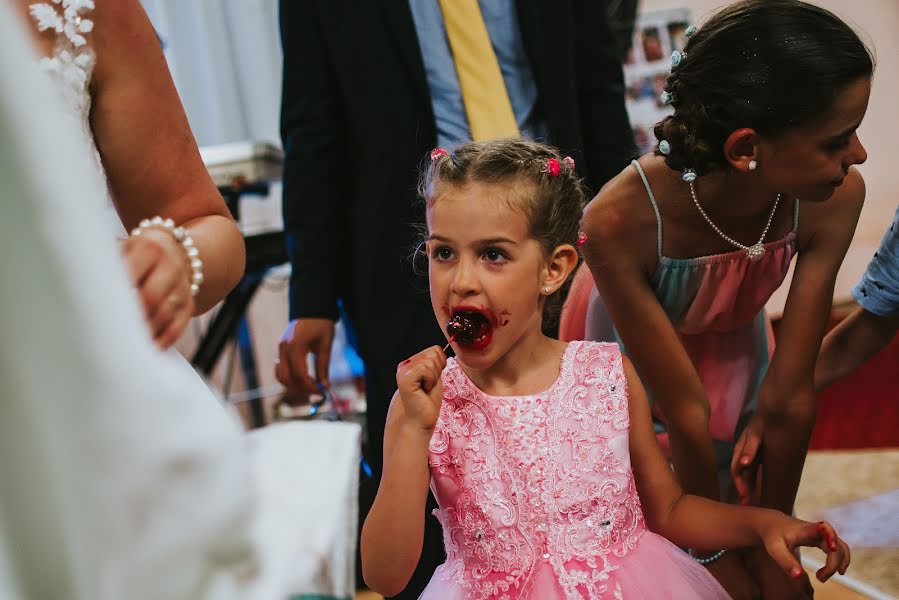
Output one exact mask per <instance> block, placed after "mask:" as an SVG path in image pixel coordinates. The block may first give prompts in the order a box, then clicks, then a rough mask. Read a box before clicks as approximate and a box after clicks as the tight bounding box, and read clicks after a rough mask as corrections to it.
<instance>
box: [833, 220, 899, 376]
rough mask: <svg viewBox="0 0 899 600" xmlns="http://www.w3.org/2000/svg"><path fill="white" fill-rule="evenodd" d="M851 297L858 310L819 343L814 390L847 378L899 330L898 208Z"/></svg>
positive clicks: (884, 345)
mask: <svg viewBox="0 0 899 600" xmlns="http://www.w3.org/2000/svg"><path fill="white" fill-rule="evenodd" d="M852 295H853V296H854V297H855V300H856V301H857V302H858V305H859V306H858V308H856V309H855V311H854V312H852V314H850V315H849V316H848V317H846V318H845V319H843V321H841V322H840V324H839V325H837V326H836V327H835V328H834V329H833V330H832V331H831V332H830V333H829V334H827V337H825V338H824V341H823V342H822V344H821V351H820V353H819V354H818V361H817V363H815V389H818V390H820V389H823V388H826V387H827V386H829V385H831V384H832V383H834V382H835V381H837V380H839V379H842V378H843V377H845V376H846V375H849V373H851V372H852V371H854V370H855V369H856V368H858V367H859V365H861V364H862V363H863V362H865V361H866V360H868V359H869V358H871V357H872V356H874V355H875V354H877V353H878V352H880V351H881V350H882V349H883V348H884V347H886V345H887V344H889V343H890V341H891V340H892V339H893V338H894V337H895V335H896V330H897V329H899V207H897V208H896V214H895V216H894V217H893V222H892V223H891V224H890V227H889V229H887V231H886V233H885V234H884V236H883V240H882V241H881V242H880V247H879V248H878V249H877V252H875V253H874V258H872V259H871V262H870V263H869V264H868V268H867V269H866V270H865V273H864V275H862V278H861V280H860V281H859V282H858V284H857V285H856V286H855V287H854V288H853V289H852Z"/></svg>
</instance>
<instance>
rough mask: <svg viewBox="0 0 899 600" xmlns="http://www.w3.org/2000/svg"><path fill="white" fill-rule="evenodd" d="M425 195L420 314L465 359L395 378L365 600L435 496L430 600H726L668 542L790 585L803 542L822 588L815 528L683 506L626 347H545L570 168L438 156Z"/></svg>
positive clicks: (398, 581)
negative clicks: (750, 555)
mask: <svg viewBox="0 0 899 600" xmlns="http://www.w3.org/2000/svg"><path fill="white" fill-rule="evenodd" d="M422 191H423V196H424V198H425V201H426V215H427V242H426V251H427V255H428V258H429V279H430V294H431V302H432V305H433V307H434V314H435V316H436V317H437V319H438V321H439V322H440V323H441V324H442V325H443V326H444V330H445V331H446V332H447V337H448V338H449V340H450V343H451V344H452V346H453V350H454V351H455V353H456V356H455V357H454V358H450V359H447V358H446V356H445V355H444V352H443V350H441V349H440V348H439V347H437V346H435V347H432V348H428V349H426V350H424V351H422V352H420V353H419V354H416V355H415V356H412V357H411V358H409V359H408V360H406V361H404V362H403V363H402V364H400V365H399V367H398V369H397V386H398V391H397V392H396V394H395V395H394V398H393V401H392V403H391V406H390V411H389V415H388V419H387V429H386V435H385V438H384V459H385V464H384V476H383V479H382V481H381V486H380V488H379V490H378V495H377V498H376V499H375V503H374V506H373V507H372V510H371V512H370V513H369V515H368V518H367V519H366V521H365V525H364V528H363V532H362V566H363V573H364V575H365V580H366V582H367V583H368V584H369V586H370V587H371V588H372V589H374V590H376V591H378V592H380V593H383V594H385V595H387V596H390V595H393V594H396V593H398V592H400V591H401V590H402V589H403V588H404V587H405V585H406V583H407V581H408V580H409V577H410V575H411V574H412V571H413V569H414V568H415V565H416V563H417V561H418V557H419V553H420V551H421V544H422V532H423V527H424V521H425V518H426V516H425V514H424V511H425V499H426V497H427V492H428V486H429V485H430V487H431V489H432V491H433V492H434V496H435V497H436V498H437V501H438V503H439V505H440V508H439V510H437V511H435V514H436V516H437V518H438V519H439V520H440V522H441V523H442V525H443V534H444V542H445V547H446V553H447V560H446V562H445V563H444V564H443V565H441V566H440V567H439V568H438V569H437V571H436V572H435V574H434V576H433V578H432V579H431V582H430V584H429V585H428V587H427V588H426V589H425V591H424V592H423V594H422V596H421V597H422V598H426V599H431V598H441V599H444V598H453V599H455V598H458V599H461V598H535V599H541V600H543V599H553V598H568V599H572V598H678V599H681V598H714V599H718V598H720V599H725V598H728V595H727V593H726V592H725V591H724V589H723V588H722V587H721V586H720V585H719V584H718V582H717V581H716V580H715V578H714V577H712V575H711V574H710V573H709V572H708V571H707V570H706V569H704V568H703V567H702V565H701V564H700V563H699V562H696V561H695V560H693V559H692V558H691V557H690V556H689V555H688V554H687V553H686V552H684V551H682V550H681V549H679V548H678V547H677V546H676V545H675V544H678V545H681V546H698V547H720V548H731V547H741V546H750V545H763V546H764V547H765V549H766V550H767V551H768V552H769V553H770V554H771V556H772V557H773V558H774V560H776V561H777V563H778V564H779V565H780V566H781V568H782V569H784V570H785V571H786V572H788V573H789V574H790V575H792V576H794V577H798V576H800V575H801V574H802V569H801V567H800V565H799V563H798V562H797V560H796V558H795V556H794V555H793V554H792V552H793V550H794V549H795V548H796V547H797V546H799V545H814V546H818V547H820V548H822V549H824V550H825V551H826V552H828V553H829V554H828V557H827V564H826V566H825V567H824V568H822V569H821V571H820V572H819V573H818V576H819V578H820V579H822V580H823V579H826V578H828V577H829V576H830V575H832V574H833V573H834V572H836V571H840V572H843V571H844V570H845V569H846V567H847V566H848V562H849V551H848V548H847V547H846V545H845V544H844V543H843V542H842V540H840V539H839V538H838V537H837V536H836V534H835V532H834V531H833V529H832V528H831V527H830V526H829V525H827V524H825V523H818V524H813V523H806V522H803V521H800V520H797V519H794V518H793V517H790V516H788V515H785V514H783V513H781V512H778V511H775V510H769V509H762V508H754V507H739V506H730V505H726V504H722V503H718V502H714V501H711V500H707V499H705V498H701V497H696V496H688V495H685V494H684V493H683V492H682V490H681V488H680V486H679V484H678V483H677V481H676V480H675V478H674V476H673V474H672V472H671V470H670V468H669V467H668V463H667V461H666V460H665V458H664V456H663V454H662V452H661V450H660V448H659V446H658V444H657V442H656V439H655V436H654V433H653V429H652V424H651V420H650V411H649V404H648V401H647V398H646V394H645V392H644V390H643V387H642V385H641V384H640V380H639V378H638V377H637V376H636V374H635V372H634V368H633V366H632V365H631V363H630V362H629V361H628V360H627V358H625V357H623V356H622V354H621V352H620V351H619V349H618V346H617V345H615V344H602V343H596V342H572V343H568V344H566V343H564V342H561V341H558V340H555V339H551V338H549V337H547V336H545V335H544V334H543V332H542V329H541V327H542V325H543V322H544V315H545V314H546V313H550V312H552V311H553V310H557V309H558V302H559V297H560V296H561V294H562V292H563V291H564V289H565V288H566V286H568V285H569V283H570V278H571V276H572V273H573V272H574V270H575V268H576V267H577V265H578V263H579V255H578V251H577V249H576V245H577V243H578V240H579V234H578V223H579V221H580V217H581V207H582V206H583V195H582V191H581V186H580V181H579V180H578V178H577V177H576V176H575V174H574V164H573V161H571V159H568V158H566V159H561V158H560V157H559V156H558V155H557V154H556V152H555V151H554V150H553V149H551V148H548V147H546V146H542V145H540V144H536V143H533V142H528V141H523V140H500V141H496V142H480V143H472V144H467V145H464V146H462V147H460V148H458V149H457V150H456V151H455V152H453V153H452V154H448V153H446V152H445V151H443V150H435V151H434V153H433V155H432V160H431V164H430V167H429V169H428V171H427V173H426V175H425V177H424V180H423V185H422ZM385 292H389V290H385ZM460 323H461V324H463V325H464V326H462V327H459V324H460ZM448 329H449V330H448ZM665 538H668V539H670V540H671V541H668V539H665ZM672 542H674V543H672Z"/></svg>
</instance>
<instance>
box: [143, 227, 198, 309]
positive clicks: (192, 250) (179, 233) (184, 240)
mask: <svg viewBox="0 0 899 600" xmlns="http://www.w3.org/2000/svg"><path fill="white" fill-rule="evenodd" d="M154 227H155V228H157V229H162V230H164V231H167V232H169V233H170V234H171V235H172V236H173V237H174V238H175V239H176V240H178V242H179V243H180V244H181V246H182V247H183V248H184V251H185V252H186V253H187V259H188V260H189V261H190V270H191V276H190V295H191V296H196V295H197V292H199V291H200V284H201V283H203V261H202V260H200V251H199V250H197V247H196V246H194V240H193V238H191V237H190V236H189V235H187V231H185V229H184V228H183V227H175V222H174V221H172V220H171V219H163V218H162V217H158V216H157V217H153V218H152V219H144V220H143V221H141V222H140V223H139V224H138V226H137V227H135V228H134V229H132V230H131V235H132V236H135V235H140V234H142V233H143V232H144V231H146V230H147V229H151V228H154Z"/></svg>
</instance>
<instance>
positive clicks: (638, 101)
mask: <svg viewBox="0 0 899 600" xmlns="http://www.w3.org/2000/svg"><path fill="white" fill-rule="evenodd" d="M689 25H690V11H689V10H687V9H686V8H684V9H674V10H664V11H653V12H648V13H644V14H641V15H639V16H638V17H637V23H636V27H634V43H633V45H632V46H631V50H630V52H629V53H628V55H627V58H626V59H625V62H624V83H625V86H626V89H625V102H626V104H627V112H628V115H629V116H630V120H631V125H632V126H633V128H634V140H635V142H636V144H637V149H638V150H639V151H640V154H644V153H646V152H650V151H652V149H653V148H655V145H656V143H657V142H658V140H656V138H655V135H654V134H653V132H652V128H653V126H655V124H656V123H658V122H659V121H661V120H662V119H663V118H665V117H666V116H668V115H669V114H671V111H672V109H671V107H670V106H668V105H666V104H663V103H662V101H661V100H660V99H659V96H660V94H661V93H662V90H664V89H665V82H666V81H667V79H668V75H669V74H670V73H671V53H672V52H674V51H675V50H681V51H682V50H683V49H684V46H685V45H686V43H687V37H686V31H687V27H688V26H689Z"/></svg>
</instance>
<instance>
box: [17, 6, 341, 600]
mask: <svg viewBox="0 0 899 600" xmlns="http://www.w3.org/2000/svg"><path fill="white" fill-rule="evenodd" d="M97 3H98V4H99V5H100V6H98V8H97V9H96V10H92V9H93V2H90V1H89V0H58V1H53V2H47V3H39V4H38V5H36V6H38V7H39V8H36V10H37V14H36V15H35V17H36V21H35V20H32V16H31V15H30V14H28V9H30V8H31V4H32V3H20V2H19V1H18V0H13V1H11V2H9V1H7V0H0V73H3V76H4V85H3V86H0V182H2V188H0V199H2V202H0V205H2V206H3V209H4V214H3V218H2V219H0V239H2V240H3V241H4V252H3V253H0V282H2V284H0V598H3V599H4V600H6V599H7V598H8V599H10V600H18V599H20V598H21V599H25V598H48V599H49V598H53V599H56V598H66V599H71V600H81V599H85V600H87V599H90V600H114V599H116V600H117V599H121V598H128V599H129V600H151V599H153V600H156V599H161V598H191V599H216V600H226V599H227V600H230V599H232V598H234V599H236V598H253V599H254V600H256V599H257V598H258V599H260V600H264V599H268V598H284V597H287V596H288V595H289V594H304V593H317V594H318V595H319V597H326V596H333V597H347V596H349V595H350V594H351V593H352V592H351V586H352V571H353V569H352V564H351V563H350V562H349V558H348V557H351V556H352V552H351V548H350V551H347V547H346V546H345V545H344V546H341V547H340V548H338V549H337V551H336V552H335V551H333V548H334V544H335V539H337V540H338V541H340V542H341V543H343V544H351V543H352V540H355V534H354V533H353V530H352V529H353V526H354V525H355V515H354V514H353V513H352V512H351V511H352V507H354V506H355V501H354V500H353V499H352V494H353V493H354V490H355V483H356V481H357V479H356V477H357V473H356V469H357V468H358V467H357V465H358V448H359V441H358V440H359V432H358V429H355V428H352V427H351V426H346V427H344V428H342V431H336V430H334V429H330V430H328V431H323V430H322V428H321V427H318V426H313V425H312V424H310V426H309V427H307V428H305V429H304V430H303V431H302V432H298V431H296V430H293V431H291V430H290V429H289V428H286V427H282V428H273V429H272V428H265V429H263V430H261V431H260V434H259V435H258V436H257V435H255V434H254V436H246V435H244V434H242V432H241V431H240V430H239V427H238V426H237V425H236V423H235V422H234V421H233V420H231V419H230V418H229V416H228V415H227V414H226V413H225V411H224V410H222V408H221V406H219V405H218V404H217V402H216V399H215V398H214V397H213V396H212V395H211V394H210V393H209V391H208V389H207V388H206V387H205V384H204V383H203V382H202V381H201V380H200V379H199V378H198V377H197V376H196V374H194V373H193V372H191V371H190V369H189V368H185V367H186V366H187V365H186V362H185V361H183V359H181V358H180V357H178V356H177V355H173V353H172V352H167V353H162V352H159V351H158V350H156V349H154V348H153V347H152V345H151V343H150V340H151V337H150V336H148V334H147V327H146V324H147V322H150V323H151V325H152V324H153V323H154V322H155V321H154V318H155V314H156V313H154V312H149V311H147V304H146V293H145V292H147V291H148V290H145V289H143V287H142V286H143V280H135V278H134V277H133V273H134V262H133V260H132V258H133V257H132V255H131V254H130V252H129V251H127V250H126V252H125V253H124V258H125V263H127V264H124V263H123V262H122V261H121V260H119V257H118V256H117V252H116V242H115V241H114V238H113V236H112V235H111V234H110V230H109V228H108V227H105V226H104V225H105V223H104V220H103V211H104V206H103V204H104V199H105V198H106V197H107V196H106V190H107V186H108V188H109V190H110V191H111V195H112V197H113V198H114V199H115V198H117V197H118V198H126V199H136V200H139V202H137V201H135V202H116V207H117V209H118V211H119V214H120V216H121V217H122V220H123V222H124V223H125V224H126V225H129V226H130V225H132V224H133V221H134V219H137V218H138V216H136V215H135V214H134V213H133V212H132V210H134V211H137V208H136V207H138V206H143V207H144V208H146V207H147V206H149V207H150V208H151V211H155V210H157V209H159V210H160V212H161V211H162V209H164V208H167V207H168V205H167V204H164V203H162V201H159V200H158V197H157V196H156V195H154V194H149V193H147V192H146V190H142V189H139V188H140V187H141V186H145V187H146V189H148V190H153V191H155V192H157V193H159V194H160V196H159V197H162V196H165V192H166V191H167V190H170V189H175V188H178V187H179V186H181V187H182V188H184V189H191V190H195V191H196V190H202V189H204V187H205V184H203V185H196V187H192V185H193V184H191V185H189V184H188V183H186V182H187V181H188V180H190V181H197V180H199V181H202V178H199V177H197V173H198V171H199V170H200V169H202V164H201V163H199V162H195V161H194V158H196V161H199V157H198V156H197V157H194V154H195V152H196V148H195V147H194V146H193V141H192V138H191V137H190V134H189V130H188V129H187V125H186V122H183V112H181V109H180V104H179V103H178V101H177V97H176V96H174V91H173V90H170V92H171V93H168V92H164V91H163V92H160V94H159V95H158V96H150V95H149V94H148V92H147V89H151V90H152V89H160V86H161V88H165V87H166V86H167V85H168V86H170V84H171V81H170V79H169V77H168V73H167V72H164V65H158V64H155V62H154V61H153V60H149V59H147V60H143V59H141V56H142V55H143V54H144V51H146V52H147V53H149V52H151V47H152V45H154V44H156V40H155V37H153V35H152V28H150V27H149V25H148V24H147V23H145V22H144V21H145V19H146V17H145V15H143V11H142V10H141V9H140V6H139V4H138V3H137V0H98V2H97ZM48 8H49V9H51V10H52V11H53V12H54V13H55V15H56V17H60V18H61V20H57V19H56V17H54V15H53V14H51V12H50V11H49V10H48ZM17 9H21V10H17ZM135 10H137V12H136V13H135V12H133V11H135ZM64 11H68V13H66V12H64ZM128 11H132V13H131V15H130V16H129V15H126V14H125V13H126V12H128ZM135 14H136V15H137V16H138V17H139V18H135V17H134V15H135ZM17 17H21V18H17ZM132 21H133V22H132ZM36 24H37V25H43V26H46V25H48V24H49V28H47V27H45V30H44V32H43V34H40V35H35V36H33V39H32V40H31V41H34V40H37V42H38V44H37V48H38V49H39V50H43V52H39V54H43V55H44V56H45V57H46V58H47V59H48V60H44V61H43V62H42V69H43V70H44V71H45V72H46V73H49V74H50V75H51V80H53V82H54V83H55V85H54V89H53V90H51V89H50V86H49V85H48V82H47V80H46V78H42V77H41V76H39V75H38V69H36V68H35V60H34V58H33V56H32V54H29V52H28V51H27V50H28V49H27V46H28V42H27V41H26V39H25V38H24V37H23V32H24V31H28V32H36V31H37V28H36ZM104 26H105V27H118V29H117V30H116V33H115V34H111V35H108V36H105V37H104V36H103V35H100V33H101V28H102V27H104ZM57 28H58V29H59V31H56V29H57ZM61 36H64V38H65V39H64V40H62V39H61ZM80 38H84V42H85V43H81V39H80ZM110 38H114V39H110ZM57 44H58V45H57ZM156 51H157V52H158V47H157V49H156ZM112 53H119V54H121V55H122V56H123V57H124V56H126V55H129V54H128V53H130V56H131V59H129V60H125V59H124V58H122V60H121V61H120V62H118V63H114V64H119V66H120V69H121V73H120V76H121V78H122V79H121V80H117V79H116V78H115V77H113V76H112V75H104V76H103V77H101V73H102V71H103V64H104V63H103V56H104V55H105V54H112ZM145 58H146V57H145ZM157 58H158V59H159V60H160V61H161V60H162V59H161V54H160V55H159V56H158V57H157ZM129 61H133V62H134V63H135V64H136V65H138V66H137V67H136V68H135V69H129V68H127V67H126V66H123V65H127V64H129ZM107 64H110V63H107ZM104 82H105V83H104ZM103 86H106V88H105V92H104V91H103ZM141 90H143V92H141ZM52 92H55V93H52ZM60 92H61V93H60ZM104 93H105V94H108V95H105V96H104ZM141 93H147V94H148V95H147V97H141V96H140V94H141ZM54 97H55V98H54ZM60 97H62V99H63V100H64V101H65V104H66V105H65V106H64V107H62V110H61V107H60V103H59V101H58V100H59V98H60ZM54 99H55V100H56V101H55V102H54V101H53V100H54ZM113 100H115V101H114V102H113ZM141 107H143V108H141ZM166 111H174V115H175V117H174V118H173V117H172V116H171V115H169V116H168V117H166V116H163V115H161V114H156V113H157V112H159V113H162V112H166ZM172 120H174V121H176V123H174V124H172V123H169V121H172ZM179 122H180V125H179V124H178V123H179ZM164 124H167V125H165V126H164ZM110 128H111V129H112V131H110ZM117 128H119V129H121V131H116V129H117ZM126 129H127V130H128V133H127V135H126V134H125V130H126ZM95 140H96V146H95V145H94V141H95ZM94 148H97V149H99V154H95V150H94ZM97 156H101V157H102V162H101V161H98V160H97V159H96V158H97ZM92 157H93V159H92ZM173 160H177V161H180V162H178V163H177V164H178V167H179V168H178V169H174V173H173V174H172V173H170V177H171V180H169V178H168V177H167V178H166V180H165V181H156V180H155V177H154V173H164V172H167V171H166V165H168V166H169V167H171V162H169V161H173ZM103 166H105V167H106V169H105V171H106V173H105V174H108V176H109V177H108V184H107V178H106V177H105V176H104V175H105V174H104V169H103V168H102V167H103ZM170 170H171V169H170ZM203 174H204V175H205V171H204V172H203ZM185 186H186V187H185ZM180 197H181V198H182V200H181V201H182V202H184V203H185V206H181V205H178V206H175V205H172V206H171V208H172V210H173V211H180V212H176V213H168V214H169V215H170V216H171V215H173V214H174V215H175V216H173V217H172V218H183V221H184V222H186V223H188V224H189V227H190V229H191V235H192V236H194V237H195V238H196V239H197V246H198V247H199V248H200V250H201V252H205V253H206V254H207V257H208V258H207V259H206V260H205V261H204V263H205V269H206V273H207V279H206V281H204V282H203V286H201V293H200V294H199V295H198V296H197V304H196V306H197V307H198V308H197V309H196V310H201V309H202V307H203V306H204V305H205V303H208V302H211V301H212V300H211V299H212V298H213V297H215V296H216V295H220V294H223V293H224V292H223V290H224V289H225V288H227V287H228V286H227V285H225V284H224V283H222V282H224V281H225V280H226V279H228V277H226V275H227V274H226V273H225V271H226V270H227V269H226V267H227V265H225V264H222V265H218V266H216V265H214V264H212V265H210V262H213V263H214V262H215V257H227V256H229V251H228V243H229V242H227V240H225V241H221V240H219V239H218V238H217V239H216V240H214V241H212V240H211V237H214V236H216V235H218V234H217V233H215V231H216V230H217V229H218V230H227V229H228V228H229V227H233V223H231V222H230V220H229V219H227V218H225V217H224V216H219V215H218V213H215V211H213V213H214V214H213V215H208V214H205V213H203V211H202V210H200V209H199V208H198V207H202V206H206V207H209V206H214V205H215V204H216V203H215V202H213V200H212V199H211V198H206V199H203V198H205V197H204V196H203V194H201V193H200V192H199V191H197V196H196V197H193V196H191V197H190V198H187V199H185V198H186V197H184V196H180ZM197 198H200V199H199V200H198V199H197ZM147 214H149V212H148V213H147ZM185 215H187V216H185ZM190 215H193V216H190ZM179 222H181V221H180V220H179ZM159 233H160V234H162V236H161V237H160V239H159V241H158V245H159V246H160V247H161V248H160V249H157V250H152V248H153V246H152V245H149V246H146V248H139V249H138V250H140V251H139V252H136V254H138V255H140V254H144V250H145V249H147V248H150V249H151V250H150V252H151V253H152V252H158V255H157V258H158V257H159V256H162V255H165V256H168V255H174V257H177V258H176V259H173V260H174V262H175V263H178V261H182V262H184V261H185V259H184V258H183V257H181V255H180V254H179V253H183V250H182V248H181V246H180V245H178V244H173V245H172V246H171V248H168V247H165V245H166V244H167V243H168V241H169V238H171V237H172V236H171V235H170V233H169V232H167V231H164V230H160V231H159ZM223 235H224V236H225V237H226V238H227V235H228V234H227V233H226V232H225V233H223ZM220 243H221V244H222V245H221V246H219V244H220ZM126 248H127V246H126ZM216 248H218V249H219V250H220V251H217V250H216ZM176 251H177V252H176ZM241 256H242V255H241ZM170 258H171V257H170ZM166 262H169V263H170V262H172V261H171V260H169V261H166V260H165V259H160V260H158V261H157V263H156V264H157V265H163V264H165V263H166ZM179 264H180V263H179ZM157 268H161V267H157ZM128 269H130V270H131V278H130V280H129V275H128V273H127V270H128ZM181 275H182V276H183V273H182V274H181ZM231 277H233V274H232V275H231ZM171 279H172V280H174V279H178V277H174V276H172V277H171ZM185 279H186V277H185ZM129 281H130V282H131V283H132V284H133V285H135V286H136V287H137V288H138V290H139V292H140V297H141V299H142V300H143V301H144V304H143V306H141V305H140V304H139V303H138V302H136V301H135V300H136V299H135V293H134V290H133V289H129V286H128V283H127V282H129ZM188 281H189V280H188ZM207 284H209V287H207ZM179 285H180V286H181V287H178V288H177V289H178V290H181V291H184V290H185V288H186V290H187V291H188V292H189V286H186V285H185V284H179ZM168 297H170V295H169V296H165V298H168ZM160 310H161V309H160ZM157 312H158V311H157ZM150 333H151V334H154V335H153V339H154V341H156V343H157V345H164V344H162V343H161V342H160V337H159V335H158V334H156V332H155V331H153V330H151V332H150ZM163 341H164V340H163ZM322 425H323V426H324V425H332V424H322ZM335 427H336V425H335ZM310 448H316V449H317V450H318V451H319V452H320V453H321V454H314V453H312V452H311V451H310ZM313 483H315V484H317V486H320V487H313ZM351 525H352V526H351Z"/></svg>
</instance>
